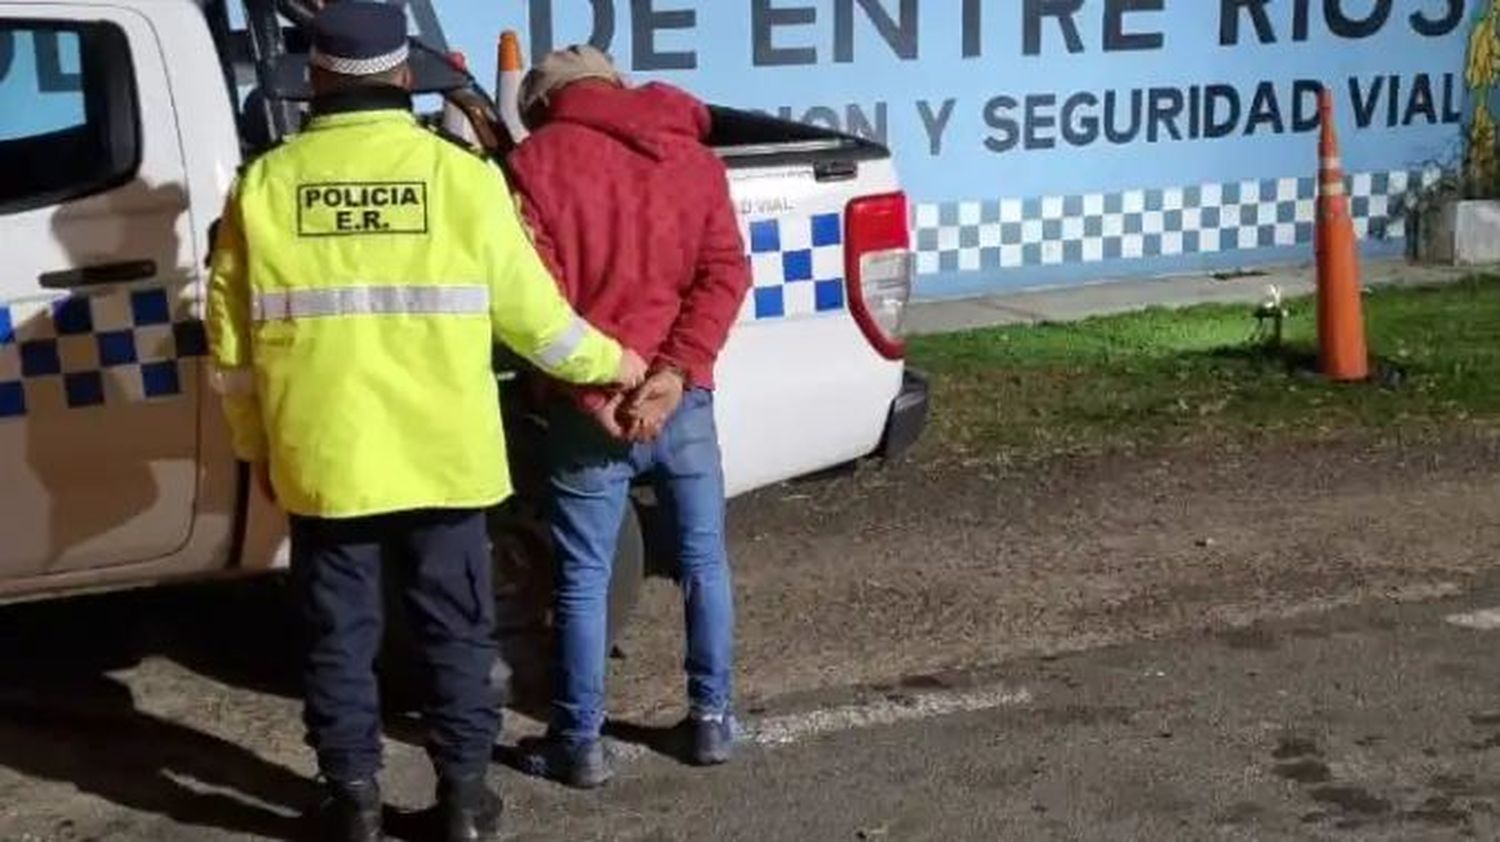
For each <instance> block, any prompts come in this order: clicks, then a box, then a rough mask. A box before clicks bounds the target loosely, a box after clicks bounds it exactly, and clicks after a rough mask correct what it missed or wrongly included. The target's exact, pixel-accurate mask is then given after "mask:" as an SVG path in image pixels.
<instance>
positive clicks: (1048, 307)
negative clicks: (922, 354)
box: [906, 260, 1496, 336]
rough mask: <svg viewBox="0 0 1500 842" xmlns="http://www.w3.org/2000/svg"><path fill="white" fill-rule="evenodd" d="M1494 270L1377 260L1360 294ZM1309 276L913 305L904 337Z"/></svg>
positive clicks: (1210, 299) (1294, 292) (1172, 303)
mask: <svg viewBox="0 0 1500 842" xmlns="http://www.w3.org/2000/svg"><path fill="white" fill-rule="evenodd" d="M1495 269H1496V267H1494V266H1488V267H1483V266H1427V265H1416V264H1412V263H1408V262H1406V261H1404V260H1381V261H1370V262H1368V263H1366V264H1365V265H1364V277H1363V281H1364V285H1365V287H1366V288H1369V287H1391V286H1430V285H1433V284H1443V283H1452V282H1454V281H1458V280H1462V279H1463V278H1467V277H1471V276H1473V275H1475V274H1478V273H1482V272H1485V271H1494V270H1495ZM1315 272H1316V270H1315V267H1313V266H1311V265H1306V266H1295V267H1278V268H1272V269H1265V270H1260V271H1256V272H1254V273H1246V274H1244V275H1241V276H1237V277H1232V278H1217V277H1210V276H1202V275H1183V276H1176V277H1166V278H1148V279H1144V280H1116V281H1101V282H1098V283H1092V284H1085V285H1082V286H1071V287H1059V288H1055V289H1037V290H1024V291H1020V292H1008V293H1003V294H1000V295H992V296H986V297H982V298H965V299H955V300H929V301H914V302H912V305H911V308H910V310H909V312H908V313H907V320H906V333H907V335H908V336H921V335H923V334H932V333H955V332H958V331H964V330H977V329H980V328H987V327H1002V326H1006V325H1028V324H1043V323H1047V322H1070V321H1078V320H1081V319H1087V318H1091V317H1093V316H1106V315H1112V314H1115V313H1128V312H1132V311H1136V310H1145V309H1150V308H1154V307H1165V308H1177V307H1190V306H1193V305H1195V304H1255V303H1257V302H1259V301H1261V300H1262V299H1263V298H1265V294H1266V287H1267V286H1270V285H1273V284H1274V285H1276V286H1278V287H1280V288H1281V291H1282V294H1283V295H1286V296H1288V297H1292V296H1298V295H1308V294H1311V293H1312V292H1313V291H1314V290H1315V285H1316V277H1315Z"/></svg>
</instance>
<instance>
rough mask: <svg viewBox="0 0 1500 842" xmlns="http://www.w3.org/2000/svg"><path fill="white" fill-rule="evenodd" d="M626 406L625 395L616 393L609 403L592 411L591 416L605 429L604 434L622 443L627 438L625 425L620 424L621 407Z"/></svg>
mask: <svg viewBox="0 0 1500 842" xmlns="http://www.w3.org/2000/svg"><path fill="white" fill-rule="evenodd" d="M624 404H625V393H624V392H616V393H615V394H614V395H612V396H611V397H610V399H609V400H608V401H606V402H605V403H603V404H601V405H599V406H598V407H596V408H595V409H593V410H591V411H590V414H592V415H593V416H594V421H596V422H598V424H599V426H600V427H603V428H604V432H606V433H608V434H609V435H610V437H611V438H616V439H619V440H621V441H624V440H625V438H626V436H625V425H624V424H622V423H620V407H622V406H624Z"/></svg>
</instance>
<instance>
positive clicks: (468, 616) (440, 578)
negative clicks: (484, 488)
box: [291, 510, 500, 781]
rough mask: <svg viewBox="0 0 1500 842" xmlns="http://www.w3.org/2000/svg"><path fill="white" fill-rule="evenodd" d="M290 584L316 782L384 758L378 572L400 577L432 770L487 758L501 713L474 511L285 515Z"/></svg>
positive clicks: (481, 540)
mask: <svg viewBox="0 0 1500 842" xmlns="http://www.w3.org/2000/svg"><path fill="white" fill-rule="evenodd" d="M291 540H292V580H293V583H294V588H295V590H296V596H297V600H298V602H299V606H300V610H301V614H302V617H303V621H304V631H305V634H306V638H305V640H306V646H305V649H304V653H305V661H304V663H303V679H304V684H305V686H304V700H305V706H304V710H303V721H304V723H305V724H306V726H307V741H308V744H309V745H310V746H312V748H313V750H314V751H316V752H317V755H318V768H319V770H320V771H321V772H322V773H323V776H324V777H325V778H328V779H330V780H334V781H355V780H363V779H367V778H371V777H373V776H374V775H375V774H376V773H377V772H378V771H379V770H380V766H381V750H380V734H381V728H380V722H381V719H380V699H379V693H378V689H377V685H376V679H375V660H376V657H377V656H378V654H379V652H380V643H381V638H382V634H381V631H382V626H383V620H382V614H383V606H384V603H383V599H382V590H381V573H382V571H384V572H385V573H386V574H387V575H392V576H395V577H397V584H398V585H399V587H400V590H401V594H402V599H403V602H404V605H405V609H406V614H407V618H408V621H409V623H410V625H411V627H412V633H413V635H414V637H415V638H416V642H417V646H418V648H419V649H420V651H421V653H422V659H423V661H424V666H425V667H426V670H425V671H426V673H427V675H428V677H429V678H428V682H427V683H428V686H427V687H426V688H425V689H426V694H425V699H426V701H425V703H424V705H423V713H424V717H425V721H426V726H427V730H428V746H427V749H428V753H429V755H431V757H432V761H433V765H434V766H436V768H437V771H438V773H439V774H440V775H444V776H457V777H466V776H468V775H472V774H475V773H479V772H481V771H483V770H484V769H485V767H486V765H487V764H488V763H489V759H490V752H491V750H492V747H493V745H494V741H495V737H496V732H497V731H498V730H499V727H500V711H499V709H498V708H496V707H495V705H494V694H493V692H491V689H490V669H491V667H492V665H493V663H494V658H495V640H494V636H493V632H494V625H495V608H494V605H495V603H494V591H493V589H492V587H491V575H492V574H491V568H490V553H489V539H488V535H487V533H486V529H485V517H484V514H483V513H482V512H480V511H474V510H445V511H419V512H403V513H399V514H390V515H380V516H376V517H368V518H356V519H348V520H324V519H317V518H304V517H293V518H292V519H291Z"/></svg>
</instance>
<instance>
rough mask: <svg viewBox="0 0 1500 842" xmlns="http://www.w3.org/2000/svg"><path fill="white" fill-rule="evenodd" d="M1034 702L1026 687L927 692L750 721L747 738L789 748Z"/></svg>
mask: <svg viewBox="0 0 1500 842" xmlns="http://www.w3.org/2000/svg"><path fill="white" fill-rule="evenodd" d="M1030 701H1031V692H1030V691H1029V690H1027V689H1025V688H1024V687H1023V688H1021V689H1019V690H1010V689H1007V688H1004V687H990V688H985V689H981V690H970V691H966V692H959V693H926V694H923V695H918V696H910V697H904V698H897V699H890V698H886V699H879V700H877V701H873V702H867V703H864V704H857V705H844V706H842V707H836V708H828V709H827V710H814V711H809V712H806V713H795V714H789V715H786V716H771V717H767V718H765V719H762V720H759V721H753V722H748V723H745V725H744V732H745V734H744V737H745V739H746V741H748V742H753V743H756V744H758V745H762V746H767V747H776V746H785V745H791V744H793V743H797V742H801V741H803V740H806V739H808V738H809V737H817V736H821V735H823V734H830V733H835V732H839V731H853V730H856V729H860V728H873V727H877V726H882V725H896V724H899V723H902V722H912V721H915V720H919V719H934V718H937V717H942V716H953V715H955V714H960V713H975V712H978V711H982V710H992V709H994V708H1001V707H1011V706H1015V705H1024V704H1026V703H1028V702H1030Z"/></svg>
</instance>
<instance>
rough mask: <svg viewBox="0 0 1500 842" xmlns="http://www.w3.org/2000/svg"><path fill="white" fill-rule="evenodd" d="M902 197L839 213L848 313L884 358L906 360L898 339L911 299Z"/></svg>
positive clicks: (868, 199) (864, 201)
mask: <svg viewBox="0 0 1500 842" xmlns="http://www.w3.org/2000/svg"><path fill="white" fill-rule="evenodd" d="M906 208H907V203H906V194H905V193H886V194H882V195H878V196H862V197H860V198H858V199H855V200H854V201H852V202H850V203H849V206H848V208H847V209H846V210H845V212H844V230H845V232H846V237H845V243H846V245H845V250H844V272H845V275H846V282H847V284H848V286H849V310H850V312H852V313H853V314H854V320H855V321H856V322H858V323H859V327H860V330H862V331H864V334H865V338H866V339H868V340H869V341H870V344H871V345H872V346H874V348H875V350H876V351H878V352H880V355H881V356H883V357H885V358H886V359H891V360H899V359H901V358H902V357H904V356H906V345H905V343H903V342H902V341H901V329H902V323H903V321H904V319H905V316H906V303H907V301H908V300H909V299H910V297H911V275H912V257H911V233H910V229H908V227H907V224H906Z"/></svg>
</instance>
